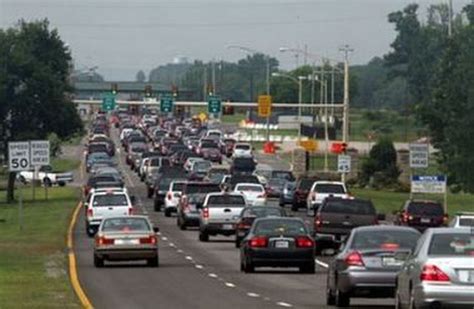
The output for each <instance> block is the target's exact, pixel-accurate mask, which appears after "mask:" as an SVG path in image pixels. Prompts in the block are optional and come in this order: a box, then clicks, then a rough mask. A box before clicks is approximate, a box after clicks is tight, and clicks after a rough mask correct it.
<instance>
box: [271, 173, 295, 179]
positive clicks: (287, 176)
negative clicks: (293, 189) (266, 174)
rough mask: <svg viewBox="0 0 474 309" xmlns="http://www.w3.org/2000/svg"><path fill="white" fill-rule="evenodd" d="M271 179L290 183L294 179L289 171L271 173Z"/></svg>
mask: <svg viewBox="0 0 474 309" xmlns="http://www.w3.org/2000/svg"><path fill="white" fill-rule="evenodd" d="M272 177H273V178H280V179H284V180H291V181H293V180H294V179H295V178H294V176H293V174H292V173H291V172H289V171H272Z"/></svg>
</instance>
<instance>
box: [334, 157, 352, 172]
mask: <svg viewBox="0 0 474 309" xmlns="http://www.w3.org/2000/svg"><path fill="white" fill-rule="evenodd" d="M337 171H338V172H339V173H350V171H351V156H348V155H338V156H337Z"/></svg>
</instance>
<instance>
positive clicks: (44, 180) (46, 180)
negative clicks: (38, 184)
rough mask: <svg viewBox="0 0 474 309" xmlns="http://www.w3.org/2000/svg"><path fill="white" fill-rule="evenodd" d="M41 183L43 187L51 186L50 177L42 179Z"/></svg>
mask: <svg viewBox="0 0 474 309" xmlns="http://www.w3.org/2000/svg"><path fill="white" fill-rule="evenodd" d="M43 184H44V186H45V187H51V186H52V185H53V183H52V182H51V179H49V178H45V179H43Z"/></svg>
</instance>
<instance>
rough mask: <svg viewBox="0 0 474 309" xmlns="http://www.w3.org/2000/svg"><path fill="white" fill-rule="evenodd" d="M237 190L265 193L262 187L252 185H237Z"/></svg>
mask: <svg viewBox="0 0 474 309" xmlns="http://www.w3.org/2000/svg"><path fill="white" fill-rule="evenodd" d="M235 190H236V191H246V192H263V188H262V187H261V186H250V185H237V186H236V188H235Z"/></svg>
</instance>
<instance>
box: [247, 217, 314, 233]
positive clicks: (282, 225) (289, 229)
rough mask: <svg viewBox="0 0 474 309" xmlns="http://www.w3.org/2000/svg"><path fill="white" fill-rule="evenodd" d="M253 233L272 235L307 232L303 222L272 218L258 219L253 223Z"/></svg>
mask: <svg viewBox="0 0 474 309" xmlns="http://www.w3.org/2000/svg"><path fill="white" fill-rule="evenodd" d="M253 233H254V234H255V235H262V236H272V235H275V236H276V235H284V236H296V235H305V234H307V233H308V232H307V230H306V227H305V226H304V224H303V223H302V222H300V221H297V220H285V219H272V220H264V221H260V222H258V223H257V224H256V225H255V228H254V231H253Z"/></svg>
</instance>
